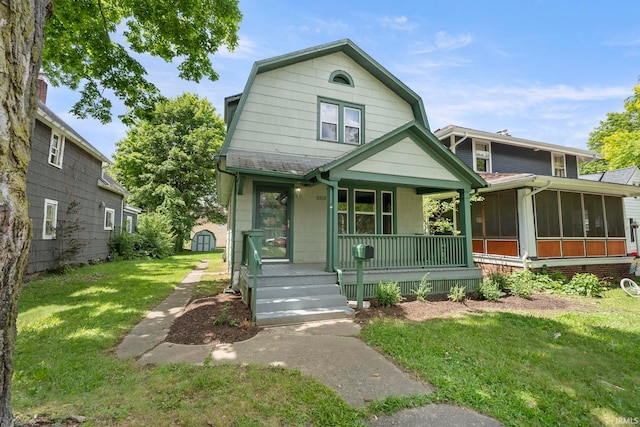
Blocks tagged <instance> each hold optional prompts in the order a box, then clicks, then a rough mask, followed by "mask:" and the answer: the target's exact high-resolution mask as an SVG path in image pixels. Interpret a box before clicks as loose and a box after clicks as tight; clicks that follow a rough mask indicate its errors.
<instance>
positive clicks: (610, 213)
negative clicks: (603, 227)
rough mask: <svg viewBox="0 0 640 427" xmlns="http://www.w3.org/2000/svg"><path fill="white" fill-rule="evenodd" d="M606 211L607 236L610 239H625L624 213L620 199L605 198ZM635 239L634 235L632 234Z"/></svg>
mask: <svg viewBox="0 0 640 427" xmlns="http://www.w3.org/2000/svg"><path fill="white" fill-rule="evenodd" d="M604 211H605V215H606V217H607V235H608V236H609V237H624V231H625V230H624V222H623V221H622V218H624V213H623V210H622V199H621V198H620V197H611V196H604ZM631 236H632V237H633V233H631Z"/></svg>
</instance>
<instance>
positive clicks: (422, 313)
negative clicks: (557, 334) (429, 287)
mask: <svg viewBox="0 0 640 427" xmlns="http://www.w3.org/2000/svg"><path fill="white" fill-rule="evenodd" d="M591 309H592V307H590V306H589V305H586V304H584V303H581V302H579V301H576V300H572V299H570V298H566V297H561V296H556V295H547V294H535V295H533V296H532V298H531V299H525V298H520V297H517V296H512V295H509V296H505V297H503V298H500V300H498V301H495V302H492V301H485V300H481V299H479V298H478V296H477V295H475V294H470V295H468V297H467V299H466V300H465V301H464V302H453V301H449V300H448V299H447V296H446V295H430V296H429V297H428V298H427V301H418V300H416V299H415V297H412V298H408V299H406V300H405V301H403V302H401V303H400V304H398V305H396V306H394V307H382V306H380V305H378V304H376V302H375V301H372V303H371V307H370V308H367V309H362V310H358V311H357V312H356V315H355V317H356V320H357V321H360V322H364V323H366V322H368V321H370V320H371V319H375V318H379V317H385V316H386V317H394V318H399V319H404V320H409V321H415V322H420V321H424V320H428V319H435V318H442V317H451V316H456V315H460V314H474V313H475V314H479V313H484V312H489V311H510V312H532V313H551V312H556V311H586V310H591Z"/></svg>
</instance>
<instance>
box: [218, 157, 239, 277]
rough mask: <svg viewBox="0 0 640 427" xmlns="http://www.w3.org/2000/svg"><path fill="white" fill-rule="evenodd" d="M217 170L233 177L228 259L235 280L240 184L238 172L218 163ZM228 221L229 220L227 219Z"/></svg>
mask: <svg viewBox="0 0 640 427" xmlns="http://www.w3.org/2000/svg"><path fill="white" fill-rule="evenodd" d="M216 170H217V171H218V172H221V173H224V174H227V175H231V176H232V177H233V193H232V194H233V214H232V215H233V218H232V219H231V257H230V258H229V254H227V259H228V260H229V259H230V260H231V271H230V275H231V280H233V273H234V271H235V266H236V262H235V261H236V211H237V207H238V196H237V195H236V186H237V184H238V176H237V175H236V174H233V173H229V172H227V171H223V170H222V169H220V168H219V167H218V165H217V164H216ZM227 222H229V221H228V220H227Z"/></svg>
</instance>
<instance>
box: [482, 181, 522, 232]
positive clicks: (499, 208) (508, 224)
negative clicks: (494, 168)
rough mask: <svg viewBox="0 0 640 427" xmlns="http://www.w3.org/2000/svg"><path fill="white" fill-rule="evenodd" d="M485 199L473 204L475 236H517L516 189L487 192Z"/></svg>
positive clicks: (484, 195)
mask: <svg viewBox="0 0 640 427" xmlns="http://www.w3.org/2000/svg"><path fill="white" fill-rule="evenodd" d="M482 197H483V199H484V200H483V201H481V202H474V203H472V204H471V218H472V222H471V229H472V232H473V236H474V237H517V235H518V229H517V220H516V219H517V211H516V193H515V191H514V190H510V191H500V192H495V193H485V194H483V195H482Z"/></svg>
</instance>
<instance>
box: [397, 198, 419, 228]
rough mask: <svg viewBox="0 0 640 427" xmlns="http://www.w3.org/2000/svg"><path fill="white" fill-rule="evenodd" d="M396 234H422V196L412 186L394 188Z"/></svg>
mask: <svg viewBox="0 0 640 427" xmlns="http://www.w3.org/2000/svg"><path fill="white" fill-rule="evenodd" d="M396 199H397V200H396V216H397V218H396V219H397V227H398V234H424V228H423V222H422V196H421V195H419V194H416V191H415V190H414V189H412V188H402V187H401V188H398V189H396Z"/></svg>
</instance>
